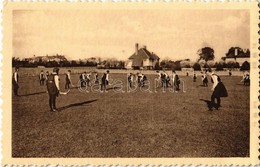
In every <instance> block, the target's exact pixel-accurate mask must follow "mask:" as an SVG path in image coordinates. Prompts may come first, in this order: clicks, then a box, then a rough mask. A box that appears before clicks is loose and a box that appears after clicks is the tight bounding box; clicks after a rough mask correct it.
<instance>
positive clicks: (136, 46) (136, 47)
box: [135, 43, 138, 55]
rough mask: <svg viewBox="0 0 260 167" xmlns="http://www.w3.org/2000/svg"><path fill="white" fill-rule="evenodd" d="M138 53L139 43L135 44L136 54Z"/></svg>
mask: <svg viewBox="0 0 260 167" xmlns="http://www.w3.org/2000/svg"><path fill="white" fill-rule="evenodd" d="M137 54H138V43H136V44H135V55H137Z"/></svg>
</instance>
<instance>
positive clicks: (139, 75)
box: [136, 72, 143, 86]
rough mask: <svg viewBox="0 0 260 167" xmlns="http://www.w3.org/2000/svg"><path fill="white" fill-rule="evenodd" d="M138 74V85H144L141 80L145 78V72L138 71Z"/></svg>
mask: <svg viewBox="0 0 260 167" xmlns="http://www.w3.org/2000/svg"><path fill="white" fill-rule="evenodd" d="M136 75H137V83H138V86H142V83H141V80H142V78H143V74H142V73H141V72H140V73H137V74H136Z"/></svg>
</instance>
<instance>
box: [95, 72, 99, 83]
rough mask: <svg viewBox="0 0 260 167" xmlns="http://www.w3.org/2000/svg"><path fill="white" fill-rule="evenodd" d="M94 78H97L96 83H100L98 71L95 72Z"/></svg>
mask: <svg viewBox="0 0 260 167" xmlns="http://www.w3.org/2000/svg"><path fill="white" fill-rule="evenodd" d="M94 78H95V84H99V79H98V73H97V72H96V73H95V74H94Z"/></svg>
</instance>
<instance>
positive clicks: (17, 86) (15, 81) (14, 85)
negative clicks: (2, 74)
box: [12, 67, 19, 96]
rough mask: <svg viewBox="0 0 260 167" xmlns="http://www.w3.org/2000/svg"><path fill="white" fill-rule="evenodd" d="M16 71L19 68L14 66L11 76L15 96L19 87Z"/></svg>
mask: <svg viewBox="0 0 260 167" xmlns="http://www.w3.org/2000/svg"><path fill="white" fill-rule="evenodd" d="M18 71H19V68H18V67H15V71H14V73H13V77H12V83H13V90H14V95H15V96H18V89H19V85H18V80H19V75H18Z"/></svg>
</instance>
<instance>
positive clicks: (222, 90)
mask: <svg viewBox="0 0 260 167" xmlns="http://www.w3.org/2000/svg"><path fill="white" fill-rule="evenodd" d="M211 81H212V83H213V87H212V91H213V93H212V95H211V106H210V110H212V108H213V107H214V108H216V109H217V110H218V109H219V107H221V99H220V98H221V97H228V92H227V89H226V87H225V85H224V84H223V82H222V81H221V79H220V77H219V76H218V75H217V74H215V73H214V72H212V73H211ZM215 99H216V100H217V103H215Z"/></svg>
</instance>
